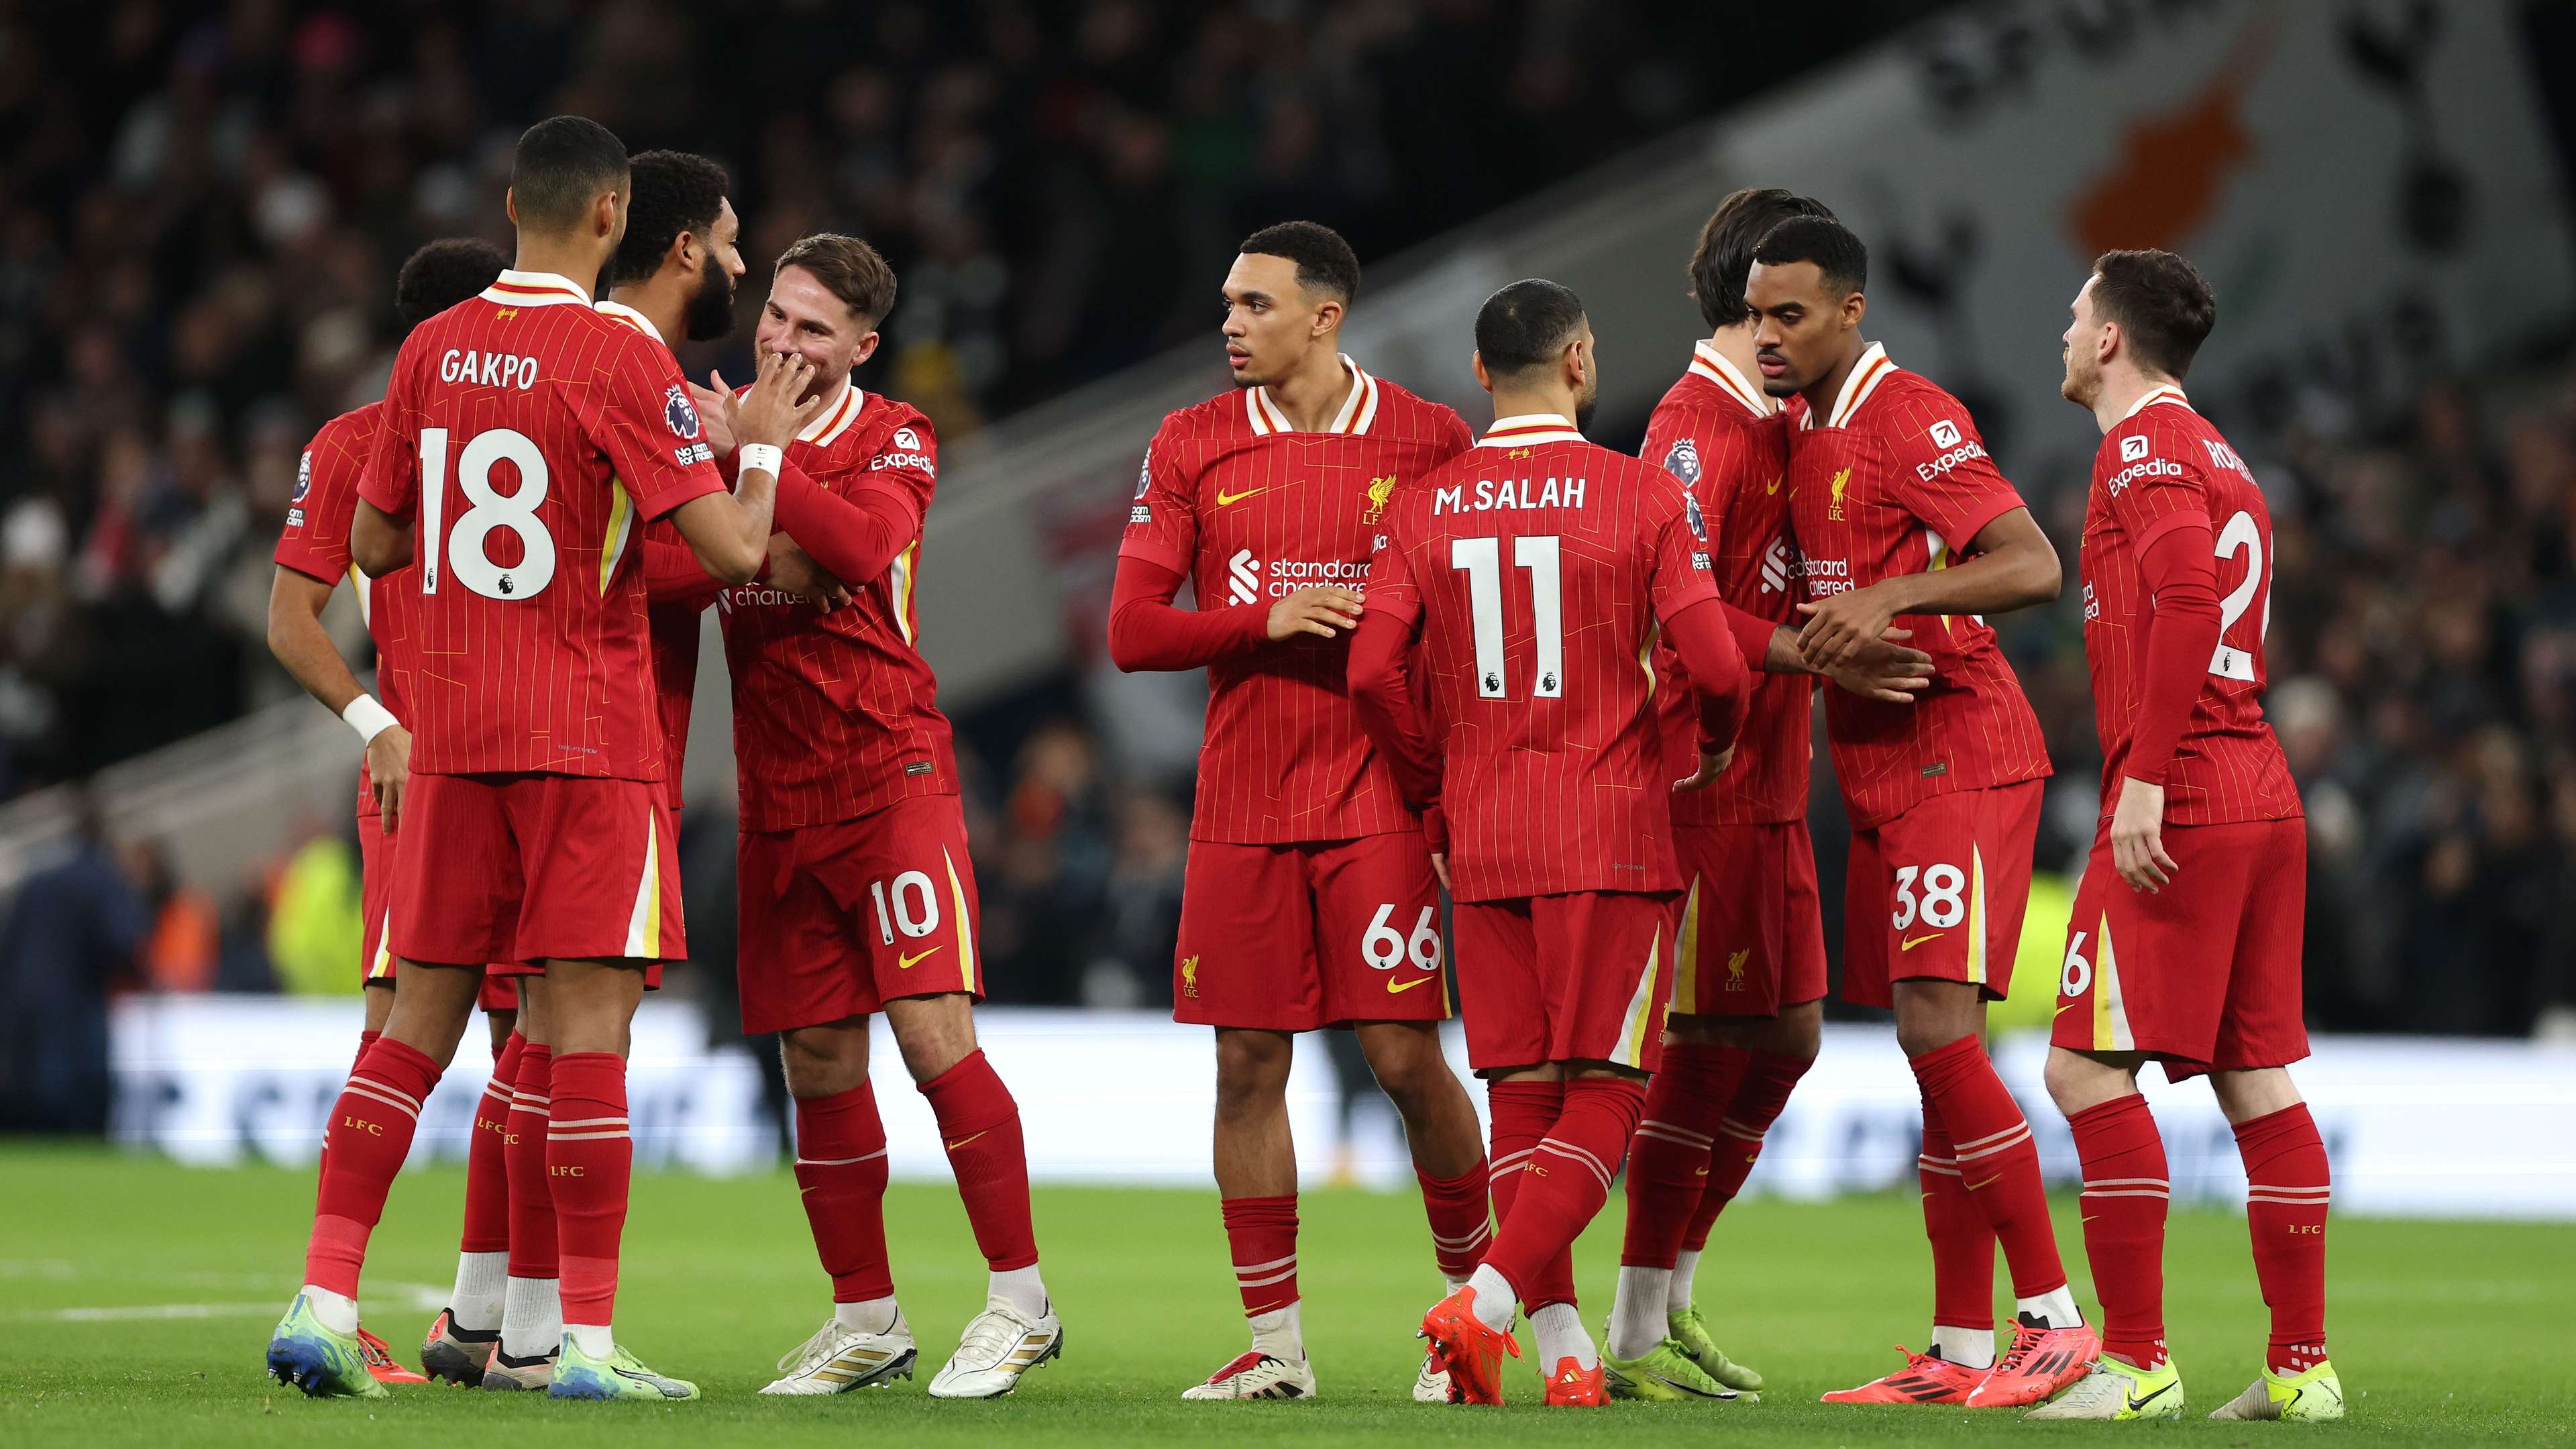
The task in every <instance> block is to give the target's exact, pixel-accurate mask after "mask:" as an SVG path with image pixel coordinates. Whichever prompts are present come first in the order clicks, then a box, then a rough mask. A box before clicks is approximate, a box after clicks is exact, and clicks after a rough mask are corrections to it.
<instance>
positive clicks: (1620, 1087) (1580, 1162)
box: [1485, 1077, 1646, 1313]
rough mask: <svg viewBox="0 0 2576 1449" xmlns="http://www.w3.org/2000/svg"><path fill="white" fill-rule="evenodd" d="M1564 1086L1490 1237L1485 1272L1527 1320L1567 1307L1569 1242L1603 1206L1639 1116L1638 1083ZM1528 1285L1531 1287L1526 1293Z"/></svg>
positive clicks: (1587, 1081) (1641, 1096)
mask: <svg viewBox="0 0 2576 1449" xmlns="http://www.w3.org/2000/svg"><path fill="white" fill-rule="evenodd" d="M1564 1086H1565V1110H1564V1111H1563V1112H1562V1113H1561V1114H1559V1115H1558V1117H1557V1119H1556V1125H1555V1126H1553V1127H1551V1128H1549V1129H1548V1133H1547V1135H1546V1136H1545V1137H1544V1138H1542V1139H1540V1141H1539V1144H1538V1145H1537V1146H1536V1147H1535V1148H1532V1149H1531V1150H1530V1154H1529V1157H1528V1159H1527V1167H1526V1170H1525V1171H1524V1172H1523V1173H1522V1174H1521V1176H1522V1178H1523V1181H1522V1183H1521V1185H1520V1187H1519V1189H1518V1191H1517V1192H1516V1193H1515V1194H1514V1195H1513V1199H1512V1206H1511V1210H1510V1212H1509V1213H1508V1214H1507V1215H1505V1217H1504V1218H1503V1224H1502V1226H1501V1227H1500V1228H1498V1229H1496V1230H1495V1233H1494V1246H1493V1247H1492V1248H1491V1249H1490V1250H1489V1251H1487V1252H1486V1254H1485V1265H1486V1266H1488V1267H1490V1268H1492V1269H1493V1270H1494V1271H1495V1272H1497V1273H1500V1274H1502V1275H1503V1277H1504V1278H1505V1279H1506V1280H1507V1281H1509V1282H1510V1283H1511V1285H1512V1286H1513V1287H1514V1288H1515V1289H1517V1290H1519V1292H1520V1295H1521V1305H1522V1306H1523V1307H1524V1308H1527V1309H1528V1310H1530V1311H1531V1312H1533V1313H1535V1312H1537V1311H1538V1310H1539V1309H1540V1308H1543V1307H1545V1306H1546V1305H1548V1304H1549V1303H1571V1302H1573V1301H1574V1297H1573V1289H1572V1284H1571V1282H1570V1281H1566V1282H1560V1281H1558V1280H1557V1279H1556V1278H1555V1273H1556V1272H1557V1267H1556V1265H1558V1264H1559V1263H1563V1264H1565V1265H1566V1267H1567V1271H1566V1272H1565V1278H1566V1279H1569V1280H1570V1279H1571V1277H1572V1276H1573V1275H1572V1273H1571V1271H1570V1267H1571V1254H1572V1249H1573V1247H1574V1240H1575V1239H1576V1238H1578V1237H1581V1236H1582V1234H1583V1230H1584V1228H1586V1227H1588V1226H1590V1224H1591V1222H1592V1219H1593V1218H1594V1217H1595V1216H1596V1215H1597V1214H1599V1213H1600V1211H1601V1205H1602V1204H1603V1203H1605V1202H1608V1201H1609V1200H1610V1181H1611V1179H1612V1178H1614V1177H1616V1176H1617V1175H1618V1173H1619V1163H1620V1161H1621V1159H1622V1158H1624V1157H1626V1156H1627V1150H1628V1139H1629V1138H1630V1137H1631V1136H1632V1135H1634V1134H1635V1132H1636V1130H1637V1122H1638V1120H1639V1119H1640V1118H1641V1117H1643V1116H1644V1115H1645V1110H1646V1084H1645V1083H1643V1082H1639V1081H1631V1080H1628V1079H1626V1078H1619V1077H1578V1078H1576V1079H1575V1080H1573V1081H1570V1082H1567V1083H1565V1084H1564ZM1533 1285H1535V1286H1533Z"/></svg>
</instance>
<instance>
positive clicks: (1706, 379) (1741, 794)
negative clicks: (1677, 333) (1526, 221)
mask: <svg viewBox="0 0 2576 1449" xmlns="http://www.w3.org/2000/svg"><path fill="white" fill-rule="evenodd" d="M1792 421H1793V417H1792V415H1791V414H1789V413H1785V412H1779V411H1775V410H1774V409H1773V408H1772V406H1771V401H1770V399H1768V398H1766V397H1764V396H1763V395H1762V390H1761V389H1760V388H1758V387H1756V386H1754V385H1753V383H1752V382H1751V381H1749V380H1748V379H1746V378H1745V376H1744V374H1743V373H1741V372H1739V371H1737V370H1736V367H1735V364H1734V363H1732V362H1729V361H1727V360H1726V355H1725V354H1724V353H1721V352H1719V351H1718V350H1717V349H1716V348H1715V347H1712V346H1710V345H1709V344H1708V343H1707V342H1706V341H1702V342H1701V343H1700V344H1699V347H1698V349H1697V350H1696V351H1694V352H1693V353H1692V355H1691V364H1690V370H1689V371H1687V372H1685V373H1683V374H1682V376H1681V380H1680V381H1678V382H1675V383H1674V384H1673V385H1672V388H1671V390H1670V391H1668V392H1666V393H1665V394H1664V399H1663V401H1662V402H1659V403H1657V404H1655V412H1654V416H1653V417H1651V418H1649V419H1648V420H1647V422H1646V442H1645V446H1644V447H1643V448H1642V449H1641V450H1640V451H1639V456H1640V457H1642V458H1644V459H1645V460H1646V461H1647V462H1649V463H1658V464H1661V465H1662V466H1663V469H1664V471H1665V472H1667V473H1670V474H1672V475H1673V476H1674V477H1675V478H1678V479H1680V480H1681V482H1682V485H1683V486H1684V487H1686V488H1688V489H1690V490H1691V496H1693V497H1695V498H1697V499H1698V500H1699V507H1700V513H1701V515H1702V516H1703V517H1705V518H1706V519H1707V520H1708V537H1709V545H1710V547H1709V554H1710V562H1711V564H1712V566H1713V571H1714V576H1715V578H1716V580H1717V593H1718V597H1720V598H1722V599H1724V600H1726V601H1727V602H1728V603H1730V604H1733V605H1734V606H1736V607H1737V608H1739V609H1742V610H1744V611H1745V612H1747V613H1751V614H1758V615H1760V616H1761V617H1763V618H1765V619H1769V620H1771V621H1772V622H1773V623H1775V624H1786V623H1790V622H1792V621H1794V620H1795V619H1796V618H1797V616H1798V615H1797V602H1798V596H1797V595H1796V594H1794V593H1792V592H1791V590H1792V588H1793V587H1794V585H1793V584H1792V583H1791V581H1790V577H1789V565H1790V561H1791V560H1792V559H1793V558H1794V557H1795V556H1796V544H1795V543H1794V541H1793V540H1792V538H1791V536H1790V533H1789V489H1788V478H1789V426H1790V423H1791V422H1792ZM1745 664H1746V666H1747V667H1749V668H1750V669H1752V671H1753V697H1752V700H1751V701H1750V703H1748V704H1747V705H1746V707H1745V715H1744V733H1743V735H1742V736H1741V738H1740V740H1739V742H1738V744H1737V746H1736V751H1735V763H1734V764H1733V765H1731V766H1729V767H1728V769H1727V771H1726V773H1725V774H1723V775H1720V776H1718V777H1717V783H1716V784H1714V785H1711V786H1709V787H1708V788H1707V789H1705V790H1695V791H1693V792H1691V793H1690V794H1687V795H1675V796H1674V797H1673V823H1674V824H1676V825H1777V824H1780V823H1781V822H1783V821H1789V820H1804V819H1806V818H1807V724H1808V717H1809V713H1810V710H1811V709H1812V707H1813V706H1812V703H1811V701H1812V700H1813V699H1814V697H1815V692H1814V690H1813V688H1812V687H1811V686H1812V683H1813V681H1812V680H1811V679H1810V678H1809V677H1808V676H1807V675H1804V674H1765V673H1763V672H1762V661H1761V660H1759V659H1748V660H1746V661H1745ZM1655 668H1656V670H1657V671H1658V672H1660V673H1661V674H1662V675H1663V676H1664V680H1665V682H1666V683H1667V684H1668V685H1672V686H1675V687H1673V688H1668V689H1665V690H1663V691H1662V692H1661V694H1662V699H1661V712H1662V715H1663V729H1664V756H1665V768H1666V770H1668V771H1669V772H1671V773H1672V776H1673V778H1674V779H1676V780H1678V779H1681V778H1683V777H1685V776H1687V775H1689V774H1690V773H1691V772H1692V771H1693V770H1696V769H1697V768H1699V706H1698V704H1697V702H1696V701H1695V700H1694V699H1693V698H1692V695H1691V692H1690V690H1689V689H1687V688H1683V687H1680V686H1682V685H1685V684H1686V683H1687V682H1688V681H1687V680H1685V679H1684V678H1683V674H1682V662H1681V656H1680V655H1678V654H1675V653H1674V652H1673V651H1672V648H1671V646H1669V645H1664V646H1660V647H1658V648H1657V649H1656V650H1655Z"/></svg>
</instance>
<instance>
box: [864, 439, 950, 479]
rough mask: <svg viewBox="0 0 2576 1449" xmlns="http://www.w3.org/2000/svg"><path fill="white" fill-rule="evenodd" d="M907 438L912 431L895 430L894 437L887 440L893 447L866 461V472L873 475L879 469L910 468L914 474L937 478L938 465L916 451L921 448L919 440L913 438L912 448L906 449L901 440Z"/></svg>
mask: <svg viewBox="0 0 2576 1449" xmlns="http://www.w3.org/2000/svg"><path fill="white" fill-rule="evenodd" d="M907 437H912V429H910V428H897V429H895V430H894V437H893V438H892V439H890V440H889V441H891V442H892V443H894V445H895V446H894V447H892V448H889V449H887V450H886V451H885V452H882V453H879V454H877V455H876V456H875V457H873V458H870V459H869V460H868V471H869V472H871V473H873V472H876V471H877V470H879V469H881V468H910V469H911V470H912V471H914V472H916V473H928V474H930V475H931V476H933V477H937V476H938V474H939V465H938V464H937V463H936V462H933V461H932V460H931V457H930V455H929V454H928V453H924V452H921V451H918V450H919V448H920V446H921V440H920V439H919V438H917V437H916V438H913V443H912V446H911V447H909V448H907V447H905V446H904V443H903V440H904V439H905V438H907Z"/></svg>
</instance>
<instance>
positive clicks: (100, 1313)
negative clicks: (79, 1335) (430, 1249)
mask: <svg viewBox="0 0 2576 1449" xmlns="http://www.w3.org/2000/svg"><path fill="white" fill-rule="evenodd" d="M377 1287H378V1294H379V1297H380V1298H393V1299H396V1300H398V1301H400V1302H401V1303H402V1304H404V1306H406V1307H409V1308H412V1309H415V1310H430V1309H438V1308H443V1307H445V1306H447V1290H446V1289H444V1288H440V1287H436V1286H433V1285H431V1284H428V1283H384V1284H379V1285H377ZM278 1311H279V1305H278V1304H277V1303H276V1302H275V1301H274V1300H272V1301H269V1302H265V1303H140V1304H126V1305H119V1306H116V1307H112V1308H55V1309H49V1310H45V1311H41V1312H36V1313H13V1314H10V1315H8V1318H9V1319H10V1320H11V1321H16V1322H35V1323H137V1322H150V1321H154V1320H164V1319H185V1318H250V1317H256V1316H258V1315H260V1314H264V1313H276V1312H278Z"/></svg>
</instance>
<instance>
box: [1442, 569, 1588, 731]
mask: <svg viewBox="0 0 2576 1449" xmlns="http://www.w3.org/2000/svg"><path fill="white" fill-rule="evenodd" d="M1558 558H1559V551H1558V547H1557V536H1556V535H1555V534H1552V533H1535V534H1528V535H1525V536H1523V537H1520V538H1515V539H1513V540H1512V562H1513V563H1515V564H1517V565H1519V566H1520V567H1522V568H1525V569H1528V570H1529V574H1530V634H1531V642H1532V643H1533V644H1534V645H1535V646H1536V649H1537V653H1538V660H1537V664H1538V678H1537V680H1535V681H1534V682H1533V684H1532V686H1531V689H1530V698H1532V699H1562V698H1564V697H1565V612H1564V599H1563V594H1562V591H1561V588H1560V584H1559V575H1558ZM1449 567H1451V568H1453V569H1465V570H1466V571H1467V608H1468V612H1469V613H1470V614H1472V615H1473V616H1474V619H1475V626H1476V697H1477V698H1478V699H1501V698H1503V541H1502V540H1501V539H1499V538H1453V539H1451V540H1449Z"/></svg>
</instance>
